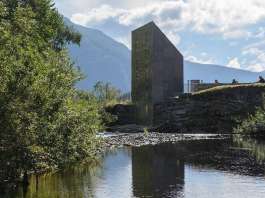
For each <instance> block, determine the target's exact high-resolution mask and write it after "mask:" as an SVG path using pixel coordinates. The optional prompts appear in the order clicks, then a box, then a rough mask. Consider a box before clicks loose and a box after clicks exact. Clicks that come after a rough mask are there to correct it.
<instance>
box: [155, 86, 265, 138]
mask: <svg viewBox="0 0 265 198" xmlns="http://www.w3.org/2000/svg"><path fill="white" fill-rule="evenodd" d="M264 94H265V86H264V85H263V84H249V85H240V86H237V85H235V86H223V87H219V88H218V87H217V88H213V89H209V90H206V91H202V92H198V93H195V94H193V95H188V96H186V97H185V96H183V97H180V98H176V99H170V100H168V101H167V102H164V103H161V104H157V105H155V106H154V124H155V125H156V126H157V128H156V130H157V131H160V132H164V131H166V132H180V133H231V131H232V130H233V127H235V126H236V125H237V124H238V121H240V120H243V119H245V118H246V117H247V116H248V115H249V114H252V113H254V112H255V111H256V109H257V108H258V107H262V106H263V105H264Z"/></svg>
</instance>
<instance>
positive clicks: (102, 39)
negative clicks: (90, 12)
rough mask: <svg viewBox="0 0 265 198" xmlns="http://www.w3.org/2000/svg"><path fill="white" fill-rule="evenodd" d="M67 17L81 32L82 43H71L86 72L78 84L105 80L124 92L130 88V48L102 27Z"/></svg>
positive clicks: (86, 84) (80, 65) (75, 57)
mask: <svg viewBox="0 0 265 198" xmlns="http://www.w3.org/2000/svg"><path fill="white" fill-rule="evenodd" d="M65 21H66V24H68V25H70V26H73V27H74V29H75V30H77V31H78V32H80V33H81V34H82V41H81V44H80V47H79V46H77V45H70V46H69V52H70V56H71V57H72V59H73V61H74V62H75V64H76V65H77V66H79V67H80V69H81V71H82V72H83V73H84V74H85V76H86V78H85V79H84V80H82V81H81V82H80V83H79V84H78V87H79V88H81V89H88V88H91V87H92V86H93V85H94V84H95V83H96V82H97V81H104V82H110V83H111V84H113V85H114V86H116V87H118V88H119V89H121V90H122V91H124V92H125V91H128V90H130V84H131V83H130V82H131V80H130V74H131V66H130V65H131V61H130V56H131V55H130V50H129V49H128V48H127V47H126V46H125V45H123V44H121V43H119V42H117V41H115V40H114V39H112V38H111V37H109V36H107V35H106V34H104V33H102V32H101V31H99V30H95V29H90V28H86V27H83V26H80V25H76V24H73V23H72V22H70V20H68V19H65Z"/></svg>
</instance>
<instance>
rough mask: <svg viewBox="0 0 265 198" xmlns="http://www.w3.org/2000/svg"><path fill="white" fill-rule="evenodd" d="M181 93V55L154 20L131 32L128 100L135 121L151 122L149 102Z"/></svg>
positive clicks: (152, 102)
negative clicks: (130, 85)
mask: <svg viewBox="0 0 265 198" xmlns="http://www.w3.org/2000/svg"><path fill="white" fill-rule="evenodd" d="M181 93H183V56H182V54H181V53H180V52H179V51H178V50H177V49H176V47H175V46H174V45H173V44H172V43H171V42H170V41H169V40H168V38H167V37H166V36H165V34H163V32H162V31H161V30H160V29H159V28H158V27H157V26H156V24H155V23H154V22H151V23H148V24H146V25H144V26H142V27H140V28H138V29H136V30H134V31H133V32H132V101H133V103H134V104H135V106H136V112H137V113H136V114H137V115H136V118H137V120H138V123H139V124H146V125H151V124H153V105H154V104H156V103H158V102H162V101H164V100H166V99H168V98H170V97H174V96H177V95H180V94H181Z"/></svg>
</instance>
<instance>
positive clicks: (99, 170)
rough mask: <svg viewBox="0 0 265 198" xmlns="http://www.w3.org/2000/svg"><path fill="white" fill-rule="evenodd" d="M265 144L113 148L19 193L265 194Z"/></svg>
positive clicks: (38, 197) (103, 196)
mask: <svg viewBox="0 0 265 198" xmlns="http://www.w3.org/2000/svg"><path fill="white" fill-rule="evenodd" d="M264 159H265V144H263V143H257V142H253V141H241V142H237V143H235V142H232V141H231V140H197V141H185V142H179V143H175V144H161V145H156V146H142V147H124V148H117V149H112V150H109V151H108V152H106V153H105V155H104V156H103V157H102V159H100V160H99V162H98V164H96V165H93V166H87V165H83V166H76V167H73V168H69V169H67V170H64V171H61V172H57V173H54V174H47V175H44V176H41V177H39V178H38V181H37V180H36V177H35V176H33V177H32V178H31V182H30V186H28V187H27V188H22V187H20V188H19V189H18V190H17V191H16V192H13V193H9V194H8V195H6V196H4V195H3V196H2V197H15V198H22V197H23V198H24V197H25V198H92V197H95V198H127V197H128V198H130V197H159V198H160V197H179V198H206V197H209V198H229V197H231V198H252V197H254V198H256V197H257V198H264V197H265V176H264V175H265V174H264V170H265V169H264Z"/></svg>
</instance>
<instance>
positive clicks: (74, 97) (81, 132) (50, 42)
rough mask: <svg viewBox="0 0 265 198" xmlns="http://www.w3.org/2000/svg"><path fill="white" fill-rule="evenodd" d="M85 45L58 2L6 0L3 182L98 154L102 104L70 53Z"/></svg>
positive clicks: (0, 148)
mask: <svg viewBox="0 0 265 198" xmlns="http://www.w3.org/2000/svg"><path fill="white" fill-rule="evenodd" d="M80 39H81V36H80V34H79V33H76V32H74V31H73V30H72V29H71V28H70V27H66V26H65V25H64V21H63V18H62V16H60V15H59V14H58V12H57V10H56V9H55V8H54V7H53V4H52V3H51V1H50V0H2V1H0V84H1V86H0V160H1V162H0V167H1V168H0V183H2V182H3V181H9V180H14V179H16V178H18V177H19V176H20V175H21V174H22V173H27V172H28V171H40V170H45V169H51V168H57V167H61V166H63V165H65V164H66V163H72V162H75V161H77V160H81V159H84V158H87V157H93V156H94V154H95V152H96V149H97V143H98V140H97V139H96V136H95V133H96V131H98V130H100V129H101V128H102V119H101V113H100V108H99V103H98V101H97V100H96V99H95V98H94V97H92V96H90V95H89V94H88V93H82V94H81V93H80V92H78V91H77V90H76V89H75V87H74V85H75V83H76V82H77V81H78V80H79V79H81V78H82V75H81V73H80V72H79V71H78V70H77V69H76V68H75V67H74V65H73V63H72V62H71V61H70V59H69V56H68V53H67V50H66V45H67V44H69V43H76V44H79V42H80Z"/></svg>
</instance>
